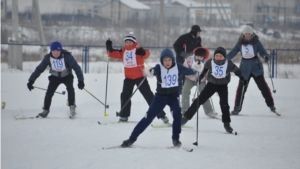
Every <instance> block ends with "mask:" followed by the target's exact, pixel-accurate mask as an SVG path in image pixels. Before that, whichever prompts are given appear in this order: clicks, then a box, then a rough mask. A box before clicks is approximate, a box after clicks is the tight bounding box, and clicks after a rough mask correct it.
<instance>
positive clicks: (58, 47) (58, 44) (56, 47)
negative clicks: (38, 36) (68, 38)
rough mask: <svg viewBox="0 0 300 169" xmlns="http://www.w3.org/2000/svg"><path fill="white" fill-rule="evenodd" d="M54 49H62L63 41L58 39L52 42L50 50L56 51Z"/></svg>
mask: <svg viewBox="0 0 300 169" xmlns="http://www.w3.org/2000/svg"><path fill="white" fill-rule="evenodd" d="M54 50H59V51H61V50H62V45H61V43H59V42H58V41H55V42H52V43H51V45H50V51H51V52H52V51H54Z"/></svg>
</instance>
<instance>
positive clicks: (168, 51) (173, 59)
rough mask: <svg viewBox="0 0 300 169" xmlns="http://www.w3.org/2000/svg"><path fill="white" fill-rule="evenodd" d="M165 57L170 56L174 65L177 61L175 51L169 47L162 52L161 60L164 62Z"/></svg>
mask: <svg viewBox="0 0 300 169" xmlns="http://www.w3.org/2000/svg"><path fill="white" fill-rule="evenodd" d="M164 57H169V58H171V59H172V65H173V64H174V63H175V57H174V54H173V52H172V51H171V50H170V49H169V48H165V49H164V50H163V51H162V52H161V54H160V62H161V64H163V59H164Z"/></svg>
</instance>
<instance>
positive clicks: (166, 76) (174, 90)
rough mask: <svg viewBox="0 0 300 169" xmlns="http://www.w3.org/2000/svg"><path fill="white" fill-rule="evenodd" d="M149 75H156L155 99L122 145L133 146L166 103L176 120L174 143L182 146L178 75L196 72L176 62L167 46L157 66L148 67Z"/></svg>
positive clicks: (146, 70) (147, 73) (146, 72)
mask: <svg viewBox="0 0 300 169" xmlns="http://www.w3.org/2000/svg"><path fill="white" fill-rule="evenodd" d="M145 74H146V75H147V76H150V77H151V76H156V79H157V87H156V93H155V96H154V99H153V101H152V103H151V105H150V107H149V109H148V111H147V112H146V115H145V117H143V118H142V119H141V120H140V121H139V123H138V124H137V125H136V126H135V128H134V129H133V131H132V133H131V135H130V137H129V139H128V140H125V141H123V143H122V145H121V146H122V147H129V146H131V145H132V144H133V143H134V142H135V141H136V140H137V138H138V136H139V135H140V134H141V133H142V132H143V131H144V130H145V129H146V128H147V127H148V126H149V124H150V123H151V122H152V121H153V119H154V117H155V116H156V115H158V113H159V112H161V111H162V110H163V109H164V107H165V106H166V105H168V106H170V109H171V112H172V115H173V118H174V121H173V126H172V128H173V135H172V140H173V145H174V146H177V147H180V146H181V142H180V141H179V134H180V133H181V116H182V114H181V107H180V102H179V85H178V77H179V76H180V75H193V74H195V72H194V71H193V70H192V69H190V68H186V67H184V66H183V65H181V64H177V63H176V62H175V57H174V55H173V52H172V51H171V50H170V49H168V48H166V49H164V50H163V51H162V52H161V55H160V64H157V65H156V66H155V67H153V68H151V67H149V68H146V69H145Z"/></svg>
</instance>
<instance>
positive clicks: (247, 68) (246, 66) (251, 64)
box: [226, 34, 268, 79]
mask: <svg viewBox="0 0 300 169" xmlns="http://www.w3.org/2000/svg"><path fill="white" fill-rule="evenodd" d="M248 44H250V45H253V50H254V54H255V56H256V57H254V58H252V59H241V64H240V69H241V71H242V75H243V77H244V78H245V79H248V78H249V77H250V74H253V75H254V76H255V77H257V76H260V75H264V69H263V65H262V63H261V61H260V60H259V58H258V53H259V54H260V56H261V57H262V58H265V55H268V53H267V52H266V50H265V49H264V47H263V45H262V44H261V42H260V41H259V40H258V36H257V35H256V34H253V35H252V38H251V39H250V40H249V41H246V40H245V39H244V38H243V35H241V36H240V38H239V41H238V43H237V44H236V45H235V46H234V48H233V49H232V50H231V51H230V52H229V53H228V54H227V57H226V58H227V59H229V60H230V59H232V58H234V57H235V56H236V55H237V53H238V52H240V53H241V56H242V51H241V48H242V45H248Z"/></svg>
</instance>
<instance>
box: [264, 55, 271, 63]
mask: <svg viewBox="0 0 300 169" xmlns="http://www.w3.org/2000/svg"><path fill="white" fill-rule="evenodd" d="M269 60H270V55H265V62H266V63H267V62H269Z"/></svg>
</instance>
